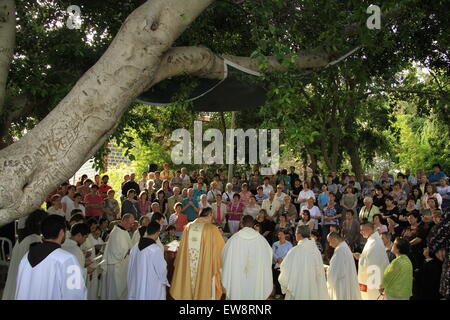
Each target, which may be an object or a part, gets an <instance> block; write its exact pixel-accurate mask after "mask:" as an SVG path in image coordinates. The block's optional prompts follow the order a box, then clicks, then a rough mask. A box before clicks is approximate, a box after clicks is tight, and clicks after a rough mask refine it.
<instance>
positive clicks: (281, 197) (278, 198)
mask: <svg viewBox="0 0 450 320" xmlns="http://www.w3.org/2000/svg"><path fill="white" fill-rule="evenodd" d="M286 196H287V194H286V193H284V192H282V193H281V195H280V196H277V194H276V193H275V195H274V198H275V200H278V201H280V204H282V203H283V201H284V198H285V197H286Z"/></svg>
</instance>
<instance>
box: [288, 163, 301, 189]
mask: <svg viewBox="0 0 450 320" xmlns="http://www.w3.org/2000/svg"><path fill="white" fill-rule="evenodd" d="M289 170H290V172H291V173H289V177H291V189H294V187H295V180H297V179H300V177H299V175H298V174H296V173H295V167H294V166H290V167H289Z"/></svg>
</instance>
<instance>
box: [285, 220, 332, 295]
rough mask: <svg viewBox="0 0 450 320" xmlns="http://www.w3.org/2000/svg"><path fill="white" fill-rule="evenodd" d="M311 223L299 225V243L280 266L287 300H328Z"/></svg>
mask: <svg viewBox="0 0 450 320" xmlns="http://www.w3.org/2000/svg"><path fill="white" fill-rule="evenodd" d="M310 233H311V232H310V229H309V226H307V225H303V226H298V227H297V230H296V238H297V241H298V243H297V245H296V246H295V247H294V248H292V249H291V250H289V252H288V254H287V255H286V257H285V258H284V260H283V262H282V263H281V265H280V276H279V277H278V281H279V283H280V286H281V291H282V292H283V293H284V294H285V295H286V296H285V300H328V299H329V296H328V289H327V282H326V280H325V269H324V267H323V261H322V255H321V254H320V251H319V249H318V248H317V245H316V243H315V241H314V240H311V239H309V237H310Z"/></svg>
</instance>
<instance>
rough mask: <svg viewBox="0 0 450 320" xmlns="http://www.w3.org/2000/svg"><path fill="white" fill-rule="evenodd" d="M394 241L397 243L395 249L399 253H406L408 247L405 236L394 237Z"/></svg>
mask: <svg viewBox="0 0 450 320" xmlns="http://www.w3.org/2000/svg"><path fill="white" fill-rule="evenodd" d="M395 242H396V243H397V244H396V246H397V249H398V251H399V252H400V254H408V253H409V249H410V244H409V241H408V240H406V239H405V238H397V239H395Z"/></svg>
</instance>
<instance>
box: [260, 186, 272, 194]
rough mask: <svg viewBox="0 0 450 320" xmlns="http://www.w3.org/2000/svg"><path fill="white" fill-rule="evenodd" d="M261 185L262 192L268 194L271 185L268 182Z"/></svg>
mask: <svg viewBox="0 0 450 320" xmlns="http://www.w3.org/2000/svg"><path fill="white" fill-rule="evenodd" d="M261 187H262V188H263V193H264V194H265V195H266V196H269V193H270V191H273V187H272V186H271V185H270V184H268V185H267V186H265V185H262V186H261Z"/></svg>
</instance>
